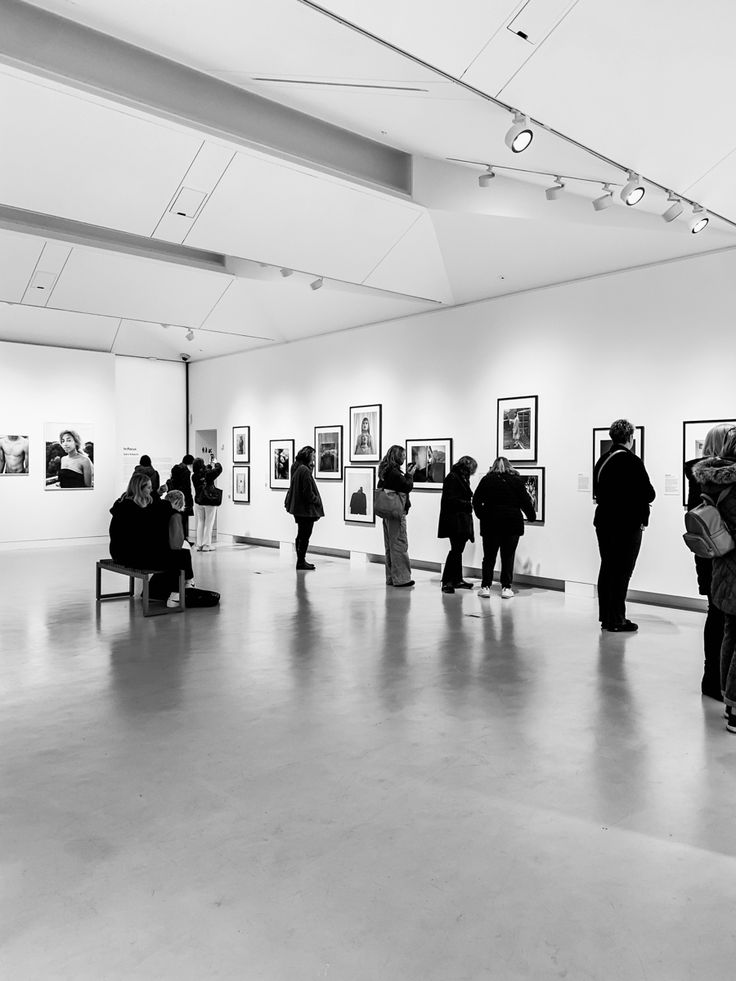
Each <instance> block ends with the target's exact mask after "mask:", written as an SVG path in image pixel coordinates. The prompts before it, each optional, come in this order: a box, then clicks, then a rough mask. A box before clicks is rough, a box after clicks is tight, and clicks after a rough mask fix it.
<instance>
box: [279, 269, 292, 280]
mask: <svg viewBox="0 0 736 981" xmlns="http://www.w3.org/2000/svg"><path fill="white" fill-rule="evenodd" d="M293 272H294V270H293V269H286V268H284V269H282V270H281V275H282V276H283V277H284V279H286V277H287V276H291V275H292V273H293Z"/></svg>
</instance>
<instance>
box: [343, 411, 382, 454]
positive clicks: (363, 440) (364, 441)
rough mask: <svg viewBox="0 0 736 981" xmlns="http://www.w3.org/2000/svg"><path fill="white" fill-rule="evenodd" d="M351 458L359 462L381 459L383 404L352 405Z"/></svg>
mask: <svg viewBox="0 0 736 981" xmlns="http://www.w3.org/2000/svg"><path fill="white" fill-rule="evenodd" d="M350 459H351V460H357V461H358V462H359V463H367V462H368V461H372V462H373V463H378V461H379V460H380V459H381V406H380V405H351V406H350Z"/></svg>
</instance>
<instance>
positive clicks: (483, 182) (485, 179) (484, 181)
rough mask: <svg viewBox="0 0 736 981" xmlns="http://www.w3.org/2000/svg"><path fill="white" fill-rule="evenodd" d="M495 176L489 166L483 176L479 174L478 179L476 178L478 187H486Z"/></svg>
mask: <svg viewBox="0 0 736 981" xmlns="http://www.w3.org/2000/svg"><path fill="white" fill-rule="evenodd" d="M495 176H496V175H495V173H494V171H493V167H490V166H489V167H488V170H487V171H486V172H485V174H481V175H480V177H479V178H478V186H479V187H488V186H489V185H490V183H491V181H492V180H493V178H494V177H495Z"/></svg>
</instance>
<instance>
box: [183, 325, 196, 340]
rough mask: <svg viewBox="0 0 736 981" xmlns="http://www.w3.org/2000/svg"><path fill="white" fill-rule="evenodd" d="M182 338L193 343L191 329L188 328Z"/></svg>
mask: <svg viewBox="0 0 736 981" xmlns="http://www.w3.org/2000/svg"><path fill="white" fill-rule="evenodd" d="M184 336H185V337H186V339H187V340H188V341H193V340H194V331H193V330H192V329H191V327H190V328H189V330H188V331H187V332H186V334H185V335H184Z"/></svg>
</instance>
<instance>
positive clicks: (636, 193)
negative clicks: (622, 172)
mask: <svg viewBox="0 0 736 981" xmlns="http://www.w3.org/2000/svg"><path fill="white" fill-rule="evenodd" d="M628 176H629V179H628V181H627V182H626V184H624V186H623V187H622V188H621V200H622V201H623V203H624V204H627V205H628V206H629V207H630V208H633V206H634V205H635V204H638V203H639V202H640V201H641V199H642V198H643V197H644V195H645V194H646V188H645V187H644V185H643V184H642V181H641V177H639V175H638V174H635V173H634V172H633V171H631V170H630V171H629V174H628Z"/></svg>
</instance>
